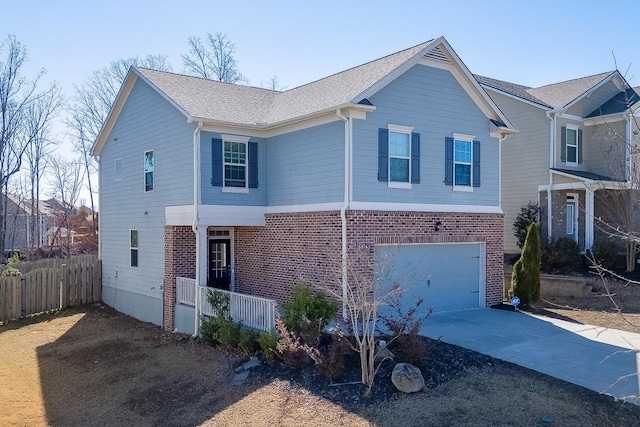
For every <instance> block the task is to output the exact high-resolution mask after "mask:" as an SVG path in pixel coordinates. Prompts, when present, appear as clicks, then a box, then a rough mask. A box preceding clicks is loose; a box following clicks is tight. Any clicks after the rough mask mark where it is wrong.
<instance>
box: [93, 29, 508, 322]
mask: <svg viewBox="0 0 640 427" xmlns="http://www.w3.org/2000/svg"><path fill="white" fill-rule="evenodd" d="M513 132H515V130H514V129H513V127H512V126H511V125H510V123H509V121H508V120H507V119H506V118H505V117H504V115H503V114H502V113H501V112H500V110H499V109H498V108H497V107H496V106H495V104H494V103H493V101H492V100H491V98H490V97H489V96H488V95H487V94H486V93H485V91H484V90H483V89H482V87H481V86H480V85H479V84H478V82H477V81H476V80H475V79H474V78H473V76H472V75H471V74H470V72H469V70H468V69H467V68H466V66H465V65H464V64H463V63H462V61H461V60H460V58H459V57H458V56H457V55H456V53H455V52H454V51H453V49H452V48H451V46H450V45H449V44H448V43H447V41H446V40H445V39H444V38H438V39H434V40H431V41H428V42H426V43H423V44H420V45H417V46H414V47H412V48H409V49H406V50H403V51H400V52H397V53H394V54H392V55H389V56H385V57H383V58H380V59H377V60H374V61H372V62H369V63H366V64H364V65H360V66H358V67H354V68H351V69H349V70H346V71H343V72H340V73H337V74H334V75H332V76H329V77H326V78H324V79H321V80H318V81H315V82H313V83H309V84H306V85H304V86H300V87H297V88H294V89H290V90H287V91H284V92H278V91H271V90H266V89H260V88H255V87H248V86H241V85H234V84H228V83H221V82H217V81H212V80H205V79H200V78H195V77H188V76H183V75H178V74H172V73H166V72H159V71H154V70H149V69H144V68H137V67H132V68H131V69H130V70H129V73H128V74H127V77H126V79H125V81H124V83H123V86H122V88H121V90H120V92H119V94H118V96H117V99H116V101H115V103H114V106H113V108H112V110H111V112H110V114H109V116H108V119H107V120H106V123H105V125H104V128H103V129H102V131H101V133H100V136H99V138H98V140H97V141H96V144H95V146H94V149H93V153H94V155H96V156H98V158H99V163H100V208H101V213H100V234H101V239H100V248H101V249H100V251H101V252H100V253H101V259H102V262H103V264H102V265H103V267H102V271H103V299H104V301H105V302H106V303H107V304H109V305H111V306H113V307H115V308H116V309H118V310H120V311H123V312H125V313H127V314H130V315H133V316H135V317H137V318H140V319H143V320H146V321H151V322H154V323H156V324H163V326H164V327H165V328H166V329H173V328H174V326H179V327H180V325H182V324H184V321H185V320H184V319H176V316H175V304H176V277H178V276H184V277H191V278H196V280H197V281H198V283H200V284H201V285H202V286H205V285H209V286H213V287H218V288H225V289H231V290H235V291H238V292H243V293H248V294H255V295H260V296H265V297H270V298H274V299H276V300H278V301H283V300H285V299H286V298H287V297H288V296H289V295H290V290H291V287H292V285H294V284H295V283H298V282H300V281H304V282H307V283H310V284H313V285H325V286H335V289H336V290H337V291H338V292H340V289H341V288H342V289H345V287H346V286H347V285H348V282H349V280H351V279H353V277H354V275H355V276H358V277H359V278H360V279H366V280H371V279H374V278H375V280H380V281H384V282H385V284H391V283H393V282H395V281H398V282H399V283H400V284H401V285H403V286H405V287H408V288H410V290H409V292H408V293H409V295H410V296H416V295H419V296H424V297H425V299H426V302H427V303H428V304H431V305H432V306H433V307H435V309H436V310H440V311H441V310H449V309H457V308H467V307H484V306H490V305H493V304H496V303H500V302H502V296H503V285H502V281H503V277H502V275H503V267H502V264H503V262H502V259H503V258H502V247H503V241H502V233H501V231H502V228H503V215H502V211H501V209H500V203H499V202H500V196H499V195H500V172H499V171H500V164H499V158H500V147H501V145H502V144H501V141H502V139H503V138H504V136H505V135H507V134H510V133H513ZM505 144H508V142H506V143H505ZM341 254H344V256H343V255H341ZM386 260H390V261H389V262H388V264H386V262H387V261H386ZM343 267H344V270H343ZM383 267H388V269H387V270H389V271H390V272H391V273H393V274H392V275H390V276H384V277H383V276H381V274H382V273H381V272H382V270H384V268H383ZM353 269H355V271H354V270H353ZM354 273H355V274H354ZM405 273H410V274H409V275H407V277H406V278H405V279H403V280H399V279H395V278H394V279H390V277H400V276H402V274H405ZM409 276H410V277H409ZM190 321H191V323H192V324H193V317H192V318H191V320H190Z"/></svg>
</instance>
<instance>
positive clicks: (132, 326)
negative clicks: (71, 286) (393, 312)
mask: <svg viewBox="0 0 640 427" xmlns="http://www.w3.org/2000/svg"><path fill="white" fill-rule="evenodd" d="M427 322H428V321H427ZM242 362H243V360H242V359H241V358H239V357H237V356H234V355H229V354H225V353H223V352H221V351H219V350H216V349H213V348H210V347H208V346H206V345H205V344H203V343H201V342H199V341H198V340H195V339H193V338H191V337H189V336H185V335H181V334H171V333H166V332H164V331H162V330H161V329H160V328H158V327H156V326H154V325H151V324H147V323H143V322H139V321H137V320H135V319H133V318H131V317H128V316H125V315H123V314H120V313H117V312H115V311H113V310H111V309H110V308H108V307H105V306H103V305H100V304H94V305H90V306H84V307H81V308H77V309H69V310H66V311H63V312H58V313H53V314H45V315H40V316H35V317H32V318H29V319H24V320H21V321H18V322H14V323H10V324H8V325H4V326H0V425H1V426H39V425H52V426H102V425H122V426H129V425H131V426H155V425H162V426H189V425H205V426H233V425H242V426H244V425H251V426H322V425H331V426H340V425H345V426H431V425H433V426H441V425H461V426H465V425H466V426H476V425H546V422H548V421H550V420H552V423H553V425H562V426H589V425H593V426H606V425H611V426H622V425H624V426H631V425H638V424H639V423H640V407H637V406H634V405H630V404H625V403H621V402H615V401H613V400H612V399H611V398H609V397H606V396H601V395H598V394H596V393H594V392H591V391H589V390H586V389H584V388H581V387H578V386H574V385H572V384H568V383H565V382H563V381H560V380H556V379H554V378H550V377H547V376H545V375H542V374H539V373H536V372H533V371H530V370H527V369H524V368H520V367H517V366H515V365H511V364H508V363H505V362H501V361H497V360H495V359H492V358H489V357H487V356H481V355H478V354H477V353H473V352H470V351H467V350H463V349H460V348H458V347H455V346H449V345H446V344H443V343H434V345H433V346H432V349H431V351H430V353H429V356H428V360H427V361H426V365H427V366H428V368H427V369H426V371H427V372H426V374H425V376H426V378H427V384H428V387H427V388H425V389H424V390H423V391H421V392H419V393H415V394H412V395H401V394H399V393H393V392H391V393H390V392H388V390H389V387H387V386H386V385H385V384H383V382H386V381H388V377H386V376H385V375H381V376H380V378H379V381H380V383H379V384H377V387H376V389H374V393H373V396H372V397H370V398H365V397H363V396H362V388H361V387H360V386H353V385H352V386H346V385H342V386H341V385H337V386H328V385H327V384H323V383H320V382H318V381H309V377H306V378H307V380H305V379H304V378H305V376H304V375H302V374H299V373H295V372H292V371H291V370H290V369H288V368H285V367H282V366H279V365H277V364H276V365H271V366H260V367H257V368H253V370H252V372H251V374H250V376H249V379H248V381H247V382H246V383H245V384H243V385H241V386H231V385H230V381H231V379H232V377H233V375H234V371H235V368H236V367H237V366H239V365H240V364H241V363H242ZM356 375H357V373H356ZM345 387H351V388H350V389H345ZM345 390H346V391H345ZM376 390H379V391H380V392H377V391H376ZM385 390H386V391H385ZM543 419H544V420H543Z"/></svg>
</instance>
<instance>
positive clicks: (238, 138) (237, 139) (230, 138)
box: [220, 134, 251, 144]
mask: <svg viewBox="0 0 640 427" xmlns="http://www.w3.org/2000/svg"><path fill="white" fill-rule="evenodd" d="M220 137H221V138H222V141H228V142H242V143H244V144H246V143H248V142H249V140H250V139H251V137H250V136H244V135H229V134H221V135H220Z"/></svg>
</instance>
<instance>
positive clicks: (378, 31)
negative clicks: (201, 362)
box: [0, 0, 640, 198]
mask: <svg viewBox="0 0 640 427" xmlns="http://www.w3.org/2000/svg"><path fill="white" fill-rule="evenodd" d="M637 16H640V1H634V0H609V1H607V2H604V1H602V0H599V1H596V0H581V1H574V0H555V1H547V0H535V1H534V0H514V1H506V0H477V1H472V0H468V1H463V0H444V1H433V0H422V1H402V0H396V1H391V0H388V1H378V0H368V1H361V0H347V1H345V0H342V1H334V0H324V1H315V2H313V1H304V0H298V1H280V0H270V1H257V0H256V1H248V0H232V1H217V0H208V1H200V0H190V1H179V0H172V1H167V0H128V1H121V0H101V1H87V0H82V1H76V0H56V1H49V0H0V22H2V24H1V25H0V40H4V39H6V37H7V36H8V35H9V34H13V35H15V36H16V38H17V39H18V40H19V41H20V42H22V43H23V44H24V45H25V46H26V48H27V50H28V53H29V62H28V63H27V65H26V67H25V74H26V75H27V76H35V74H36V73H37V72H39V71H40V70H42V69H44V70H45V71H46V75H45V76H44V79H43V83H49V82H52V81H56V82H57V83H58V84H59V85H60V87H61V88H62V91H63V93H64V95H65V96H66V97H67V99H70V98H72V97H73V94H74V85H80V84H82V83H83V82H84V81H85V80H86V79H87V78H88V77H89V76H90V75H91V73H92V72H93V71H95V70H98V69H100V68H102V67H105V66H107V65H108V64H109V63H110V62H111V61H114V60H117V59H120V58H128V57H132V56H144V55H146V54H163V55H167V57H168V60H169V62H170V63H171V65H172V67H173V71H174V72H183V66H182V60H181V57H180V55H181V54H183V53H186V52H187V51H188V46H187V39H188V37H189V36H193V35H196V36H201V37H204V36H206V34H207V33H215V32H221V33H224V34H226V35H227V36H228V37H229V39H230V40H231V41H232V42H233V43H235V45H236V59H237V62H238V67H239V69H240V71H241V72H242V74H244V76H245V77H246V78H248V80H249V84H250V85H252V86H261V85H266V83H267V81H268V80H269V79H270V78H271V77H272V76H274V75H275V76H277V78H278V81H279V83H280V84H281V85H282V86H283V87H286V88H293V87H296V86H299V85H301V84H305V83H308V82H311V81H314V80H317V79H319V78H322V77H325V76H328V75H330V74H333V73H336V72H339V71H342V70H345V69H347V68H350V67H353V66H356V65H359V64H362V63H365V62H368V61H371V60H373V59H376V58H379V57H382V56H385V55H388V54H390V53H394V52H397V51H400V50H403V49H405V48H408V47H411V46H414V45H417V44H419V43H422V42H424V41H427V40H430V39H432V38H436V37H440V36H444V37H445V38H446V39H447V41H448V42H449V44H450V45H451V46H452V47H453V49H454V50H455V51H456V53H457V54H458V56H459V57H460V58H461V59H462V61H463V62H464V63H465V64H466V66H467V67H468V68H469V69H470V70H471V72H472V73H474V74H481V75H484V76H488V77H493V78H497V79H501V80H507V81H510V82H513V83H518V84H522V85H527V86H533V87H537V86H542V85H545V84H550V83H555V82H559V81H564V80H569V79H573V78H578V77H583V76H588V75H592V74H597V73H601V72H604V71H608V70H613V69H615V68H616V64H617V68H618V69H619V70H620V71H621V72H622V73H623V75H625V76H626V78H627V80H628V81H629V83H630V84H632V85H634V86H640V42H639V41H638V40H637V39H636V38H635V37H636V36H637V31H636V30H635V22H636V17H637ZM614 55H615V60H614ZM0 58H2V56H1V55H0ZM1 60H2V59H0V61H1ZM54 132H55V135H54V136H55V137H56V138H57V139H58V140H59V141H60V142H61V146H60V147H61V148H60V149H59V150H60V151H62V152H66V151H68V147H69V142H68V141H67V139H68V136H67V135H66V130H65V128H64V126H63V125H62V115H61V116H60V117H59V119H58V123H57V124H56V126H55V127H54ZM81 197H83V198H88V196H87V195H86V194H83V196H81Z"/></svg>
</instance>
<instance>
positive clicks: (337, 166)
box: [267, 121, 377, 206]
mask: <svg viewBox="0 0 640 427" xmlns="http://www.w3.org/2000/svg"><path fill="white" fill-rule="evenodd" d="M376 132H377V131H376ZM376 135H377V133H376ZM376 155H377V154H376ZM376 161H377V158H376ZM376 170H377V169H376ZM373 179H374V180H375V179H376V175H375V172H374V175H373ZM267 182H268V184H269V194H268V200H267V202H268V205H269V206H279V205H296V204H307V203H326V202H338V201H341V200H342V198H343V196H344V123H343V122H342V121H338V122H333V123H329V124H325V125H321V126H316V127H313V128H310V129H304V130H300V131H296V132H291V133H288V134H286V135H280V136H276V137H273V138H269V140H268V141H267Z"/></svg>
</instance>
